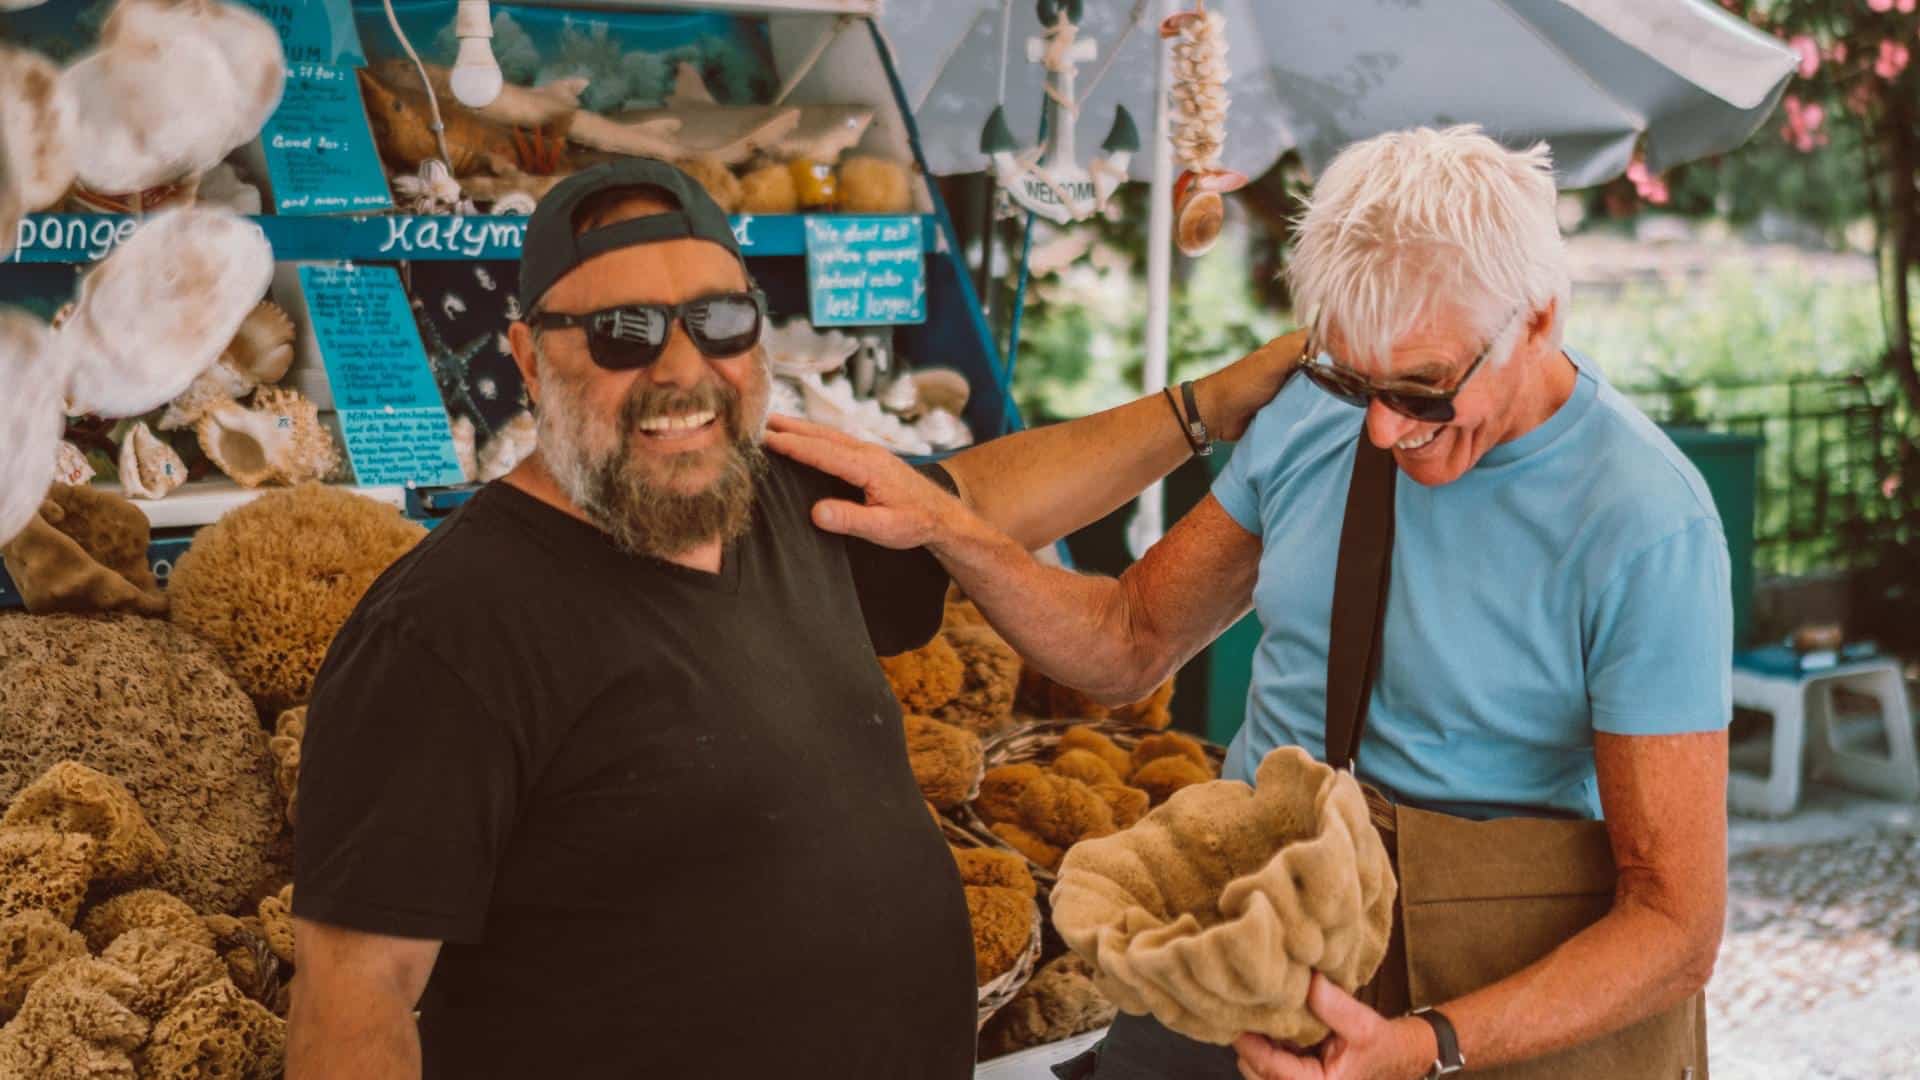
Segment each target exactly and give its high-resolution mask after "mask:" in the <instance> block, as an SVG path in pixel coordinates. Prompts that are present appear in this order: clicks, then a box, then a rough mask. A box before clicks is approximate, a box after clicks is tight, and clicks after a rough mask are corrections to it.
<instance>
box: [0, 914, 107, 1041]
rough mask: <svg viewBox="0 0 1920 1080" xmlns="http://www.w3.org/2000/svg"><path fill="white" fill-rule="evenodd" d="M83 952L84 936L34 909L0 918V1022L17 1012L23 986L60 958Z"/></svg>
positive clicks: (85, 946)
mask: <svg viewBox="0 0 1920 1080" xmlns="http://www.w3.org/2000/svg"><path fill="white" fill-rule="evenodd" d="M85 955H87V939H86V938H83V937H81V936H80V935H79V934H76V933H74V932H73V931H72V930H69V929H67V926H66V924H65V923H63V922H61V921H60V920H58V919H56V918H54V917H53V916H52V915H50V914H48V913H47V912H44V911H41V910H38V909H35V910H32V911H23V912H21V913H19V914H18V915H10V916H8V917H7V918H4V919H0V1023H5V1022H6V1021H7V1019H8V1018H9V1017H11V1016H12V1015H13V1014H14V1013H17V1012H19V1011H20V1003H21V1002H22V1001H24V1000H25V999H26V996H27V988H28V987H30V986H32V985H33V984H34V982H35V980H37V979H39V978H40V976H41V975H42V974H44V973H45V972H46V970H47V969H48V968H50V967H52V966H53V965H55V964H57V963H59V962H60V961H62V960H67V959H70V958H72V957H75V956H85Z"/></svg>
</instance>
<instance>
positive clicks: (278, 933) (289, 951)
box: [260, 885, 293, 964]
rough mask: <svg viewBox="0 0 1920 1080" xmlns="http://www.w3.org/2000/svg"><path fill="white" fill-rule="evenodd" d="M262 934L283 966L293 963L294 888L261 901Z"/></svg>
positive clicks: (283, 890)
mask: <svg viewBox="0 0 1920 1080" xmlns="http://www.w3.org/2000/svg"><path fill="white" fill-rule="evenodd" d="M260 932H261V934H262V935H264V936H265V937H266V939H267V946H268V947H269V948H271V949H272V950H273V955H275V956H277V957H279V958H280V962H281V963H283V964H291V963H293V886H292V885H286V886H283V887H282V888H281V889H280V891H279V892H277V893H275V894H273V895H272V896H269V897H266V898H264V899H262V900H261V901H260Z"/></svg>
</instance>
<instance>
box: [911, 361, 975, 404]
mask: <svg viewBox="0 0 1920 1080" xmlns="http://www.w3.org/2000/svg"><path fill="white" fill-rule="evenodd" d="M908 378H910V379H912V380H913V387H914V390H915V391H916V392H917V393H918V394H919V397H920V407H921V408H922V409H945V410H946V411H948V412H950V413H952V414H954V415H955V416H959V415H960V414H961V413H964V412H966V411H967V399H968V398H970V397H972V396H973V387H971V386H969V385H968V384H967V377H966V376H965V375H962V374H960V373H959V372H957V371H955V370H953V369H952V368H927V369H925V370H923V371H916V372H914V373H913V374H912V375H909V376H908Z"/></svg>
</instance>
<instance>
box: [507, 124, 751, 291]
mask: <svg viewBox="0 0 1920 1080" xmlns="http://www.w3.org/2000/svg"><path fill="white" fill-rule="evenodd" d="M617 188H651V189H653V191H654V192H655V193H657V194H659V195H661V196H664V197H665V199H666V201H667V202H669V203H671V204H672V205H673V206H674V209H672V210H663V211H661V212H660V213H657V214H649V215H647V216H645V217H637V218H629V219H628V220H625V221H616V222H614V223H612V224H610V225H602V226H599V227H597V228H592V229H588V230H587V231H585V232H583V233H581V234H579V235H578V236H576V235H574V224H573V218H574V214H575V212H577V211H578V210H579V209H580V207H581V206H582V205H583V204H584V203H585V202H586V201H587V200H588V199H590V198H592V197H593V196H595V195H598V194H600V193H601V192H603V191H609V190H613V189H617ZM681 239H694V240H706V241H708V242H710V243H715V244H719V245H720V246H721V247H723V248H726V249H727V250H728V251H731V252H733V257H734V258H736V259H739V260H740V268H741V269H742V270H745V269H746V265H747V261H746V259H745V258H744V257H742V256H741V254H740V245H739V244H738V243H737V242H736V241H735V240H734V238H733V223H732V222H731V221H730V220H729V219H728V218H727V213H726V211H724V210H722V209H720V204H718V203H716V202H714V201H713V196H711V195H708V194H707V189H706V188H703V187H701V186H700V184H699V182H698V181H696V180H694V179H693V177H691V176H688V175H687V174H686V173H683V172H681V171H680V170H679V169H677V168H674V167H673V166H672V165H669V164H668V163H666V162H664V161H660V160H657V159H655V158H646V157H629V158H620V159H618V160H615V161H608V162H602V163H601V164H598V165H594V166H590V167H588V168H585V169H582V170H580V171H579V172H577V173H574V174H573V175H572V176H569V177H567V178H566V179H565V180H562V181H560V182H559V183H558V184H555V185H554V187H553V190H551V191H549V192H547V195H546V198H543V199H541V200H540V202H539V204H538V205H536V206H535V207H534V208H533V216H532V217H530V218H528V219H527V229H526V236H525V239H524V240H523V241H522V242H521V247H520V310H521V312H523V313H525V314H532V312H533V310H534V306H535V305H536V304H538V303H539V302H540V298H541V297H542V296H545V295H546V293H547V290H548V289H551V288H553V283H554V282H556V281H559V280H560V279H561V278H562V277H564V276H565V275H566V273H567V272H568V271H569V270H572V269H573V268H574V267H576V266H579V265H580V264H581V263H583V262H586V261H587V260H588V259H591V258H593V257H594V256H595V255H603V254H605V253H607V252H609V251H616V250H618V249H620V248H624V247H633V246H634V245H636V244H654V243H659V242H661V241H664V240H681ZM749 280H751V276H749Z"/></svg>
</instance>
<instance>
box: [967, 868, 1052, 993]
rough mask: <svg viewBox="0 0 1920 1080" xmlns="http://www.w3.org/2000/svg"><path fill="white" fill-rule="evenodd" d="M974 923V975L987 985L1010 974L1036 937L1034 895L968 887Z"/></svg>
mask: <svg viewBox="0 0 1920 1080" xmlns="http://www.w3.org/2000/svg"><path fill="white" fill-rule="evenodd" d="M965 888H966V890H967V917H968V919H969V920H971V922H972V924H973V977H974V982H975V984H976V985H979V986H985V985H986V984H987V983H989V982H992V981H993V980H994V979H995V978H997V977H999V976H1001V975H1004V974H1006V972H1007V971H1009V970H1011V969H1012V968H1013V965H1014V964H1015V963H1017V962H1018V961H1019V959H1020V954H1021V953H1023V952H1025V951H1027V944H1028V943H1029V942H1030V941H1031V940H1032V938H1033V920H1034V918H1035V913H1034V903H1033V895H1032V894H1031V893H1022V892H1019V891H1017V890H1014V889H1002V888H996V887H994V886H990V885H989V886H979V885H968V886H965Z"/></svg>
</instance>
